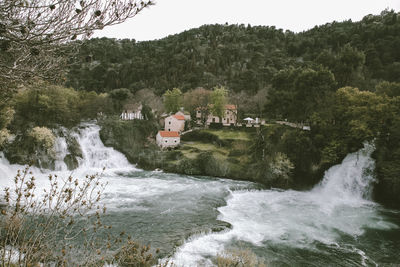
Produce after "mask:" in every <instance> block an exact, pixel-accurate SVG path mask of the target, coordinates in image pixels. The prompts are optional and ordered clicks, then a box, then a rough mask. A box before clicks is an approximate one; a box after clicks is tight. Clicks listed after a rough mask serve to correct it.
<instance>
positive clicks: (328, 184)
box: [310, 143, 375, 209]
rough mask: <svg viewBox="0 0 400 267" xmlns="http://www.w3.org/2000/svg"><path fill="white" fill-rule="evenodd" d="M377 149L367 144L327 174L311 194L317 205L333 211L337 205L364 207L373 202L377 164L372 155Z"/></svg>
mask: <svg viewBox="0 0 400 267" xmlns="http://www.w3.org/2000/svg"><path fill="white" fill-rule="evenodd" d="M374 149H375V147H374V145H373V144H370V143H366V144H364V147H363V148H362V149H360V150H359V151H357V152H355V153H351V154H349V155H347V156H346V157H345V159H344V160H343V161H342V163H341V164H339V165H335V166H333V167H331V168H330V169H329V170H327V171H326V172H325V175H324V178H323V180H322V181H321V182H320V184H318V185H316V186H315V187H314V189H313V190H312V191H311V192H310V193H311V194H312V196H313V197H314V198H315V201H316V202H319V203H321V205H325V208H327V209H331V208H334V207H335V206H336V205H353V206H354V205H356V206H357V205H361V204H363V203H366V202H369V201H370V200H371V194H372V185H373V182H374V181H375V178H374V175H373V171H374V168H375V161H374V160H373V159H372V158H371V154H372V152H373V151H374Z"/></svg>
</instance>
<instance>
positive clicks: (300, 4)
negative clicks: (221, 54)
mask: <svg viewBox="0 0 400 267" xmlns="http://www.w3.org/2000/svg"><path fill="white" fill-rule="evenodd" d="M156 1H157V2H156V5H155V6H151V7H150V8H148V9H145V10H143V11H142V12H141V13H139V15H137V16H136V17H134V18H132V19H130V20H128V21H126V22H124V23H122V24H120V25H116V26H112V27H108V28H105V29H104V30H102V31H98V32H96V33H95V34H94V36H93V37H103V36H105V37H110V38H119V39H123V38H129V39H136V40H137V41H144V40H154V39H160V38H163V37H166V36H168V35H170V34H175V33H180V32H182V31H184V30H188V29H191V28H196V27H199V26H201V25H204V24H215V23H219V24H223V23H225V22H228V23H229V24H236V23H238V24H241V23H244V24H246V25H247V24H248V23H250V24H251V25H252V26H254V25H265V26H276V27H277V28H282V29H284V30H286V29H288V30H291V31H295V32H299V31H303V30H307V29H310V28H312V27H314V26H315V25H321V24H325V23H327V22H332V21H334V20H336V21H343V20H347V19H352V20H353V21H358V20H361V19H362V17H363V16H365V15H367V14H374V15H376V14H379V13H380V12H381V11H382V10H384V9H385V8H389V9H394V10H395V11H397V12H399V11H400V0H247V1H244V0H156Z"/></svg>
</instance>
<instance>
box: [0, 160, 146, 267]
mask: <svg viewBox="0 0 400 267" xmlns="http://www.w3.org/2000/svg"><path fill="white" fill-rule="evenodd" d="M48 179H49V185H48V186H47V187H46V188H45V189H43V190H41V191H40V190H39V189H38V188H37V186H36V179H35V178H34V177H33V176H31V173H30V171H29V168H28V167H27V168H25V169H24V170H23V171H18V173H17V175H16V176H15V179H14V185H13V187H12V188H5V189H4V193H5V194H4V202H5V203H4V204H5V205H3V206H1V213H0V262H1V264H2V265H5V266H13V265H16V266H39V265H41V266H51V265H55V266H78V265H81V266H89V265H90V266H95V265H96V266H97V265H99V264H100V265H102V266H103V265H104V263H105V262H106V261H108V262H113V261H115V260H117V261H122V259H124V262H126V261H127V260H128V259H129V260H131V261H134V260H136V261H137V262H141V263H142V262H144V263H146V264H147V263H148V262H149V261H150V260H152V257H151V255H149V254H148V253H147V251H148V248H147V247H146V250H145V251H144V252H143V253H142V251H141V250H139V254H138V253H136V254H132V255H131V256H129V258H128V259H127V258H124V257H123V255H124V253H125V252H126V251H132V250H133V247H132V246H133V245H132V244H133V243H131V242H128V243H127V244H126V245H125V246H123V247H122V248H121V249H120V250H119V252H118V253H117V254H116V255H114V256H116V257H114V256H113V255H112V253H111V249H115V248H116V246H120V243H121V242H122V236H123V233H121V234H120V236H118V237H117V238H115V236H112V235H110V234H109V233H104V232H106V231H107V230H108V229H111V226H108V225H104V224H103V223H102V221H101V216H102V214H104V213H105V212H106V208H105V207H104V206H102V205H100V203H99V201H100V199H101V196H102V192H103V190H104V188H105V184H103V183H101V181H100V175H98V174H95V175H91V176H86V178H84V179H81V180H78V179H73V178H72V177H71V176H70V177H68V178H67V179H66V180H65V181H63V180H60V179H59V178H58V177H57V176H56V175H54V176H53V175H50V176H49V178H48ZM100 236H102V237H103V239H100ZM105 236H107V238H105ZM104 239H106V240H104ZM134 266H148V265H134Z"/></svg>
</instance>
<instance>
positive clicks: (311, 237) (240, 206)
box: [172, 144, 397, 266]
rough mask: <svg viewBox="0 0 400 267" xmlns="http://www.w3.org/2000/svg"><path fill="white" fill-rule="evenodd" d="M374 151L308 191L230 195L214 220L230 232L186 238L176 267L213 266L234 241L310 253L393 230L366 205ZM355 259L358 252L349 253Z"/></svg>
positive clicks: (354, 157)
mask: <svg viewBox="0 0 400 267" xmlns="http://www.w3.org/2000/svg"><path fill="white" fill-rule="evenodd" d="M373 149H374V148H373V146H372V145H369V144H366V145H365V147H364V148H363V149H361V150H360V151H358V152H357V153H353V154H350V155H348V156H347V157H346V158H345V159H344V160H343V162H342V164H340V165H337V166H334V167H332V168H330V169H329V170H328V171H327V172H326V174H325V177H324V179H323V181H322V182H321V183H320V184H319V185H317V186H316V187H315V188H314V189H313V190H311V191H309V192H298V191H292V190H288V191H283V192H282V191H274V190H263V191H234V192H232V194H231V195H230V196H229V197H228V199H227V205H226V206H224V207H220V208H219V209H218V211H219V212H220V216H219V218H218V219H219V220H223V221H226V222H229V223H230V224H231V225H232V229H231V230H228V231H225V232H222V233H209V234H205V235H201V236H196V237H191V238H189V239H188V240H187V241H186V242H185V244H184V245H182V246H181V247H179V248H178V249H177V251H176V253H175V254H174V256H173V258H172V259H173V262H174V263H175V264H177V265H178V266H196V265H204V266H212V265H213V263H212V261H211V260H210V258H211V257H213V256H216V255H217V254H218V253H221V252H222V251H223V250H224V249H226V248H227V247H229V246H232V245H233V244H235V243H237V241H244V242H248V243H251V244H252V245H254V246H265V245H266V244H274V245H276V244H280V245H284V246H289V247H292V248H293V247H299V248H308V249H312V248H313V247H314V246H315V245H316V244H317V243H323V244H327V245H329V244H337V240H338V239H339V238H340V237H342V236H350V237H354V238H356V237H357V236H359V235H361V234H363V233H364V230H365V229H366V228H373V229H392V228H396V227H397V226H396V225H394V224H392V223H389V222H385V221H383V220H382V217H381V215H380V214H378V212H377V209H376V204H374V203H373V202H371V201H370V200H369V199H370V191H371V183H372V182H373V181H374V178H373V176H372V174H371V169H372V168H373V167H374V161H373V159H372V158H371V153H372V152H373ZM354 251H357V253H358V254H360V255H362V256H363V261H365V259H364V257H366V256H365V255H364V254H363V252H362V251H361V252H360V251H359V250H357V249H356V248H354Z"/></svg>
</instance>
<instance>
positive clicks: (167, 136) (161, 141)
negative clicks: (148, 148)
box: [156, 131, 181, 148]
mask: <svg viewBox="0 0 400 267" xmlns="http://www.w3.org/2000/svg"><path fill="white" fill-rule="evenodd" d="M156 142H157V145H158V146H159V147H161V148H169V147H177V146H179V144H180V143H181V137H180V135H179V132H176V131H159V132H158V133H157V136H156Z"/></svg>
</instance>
